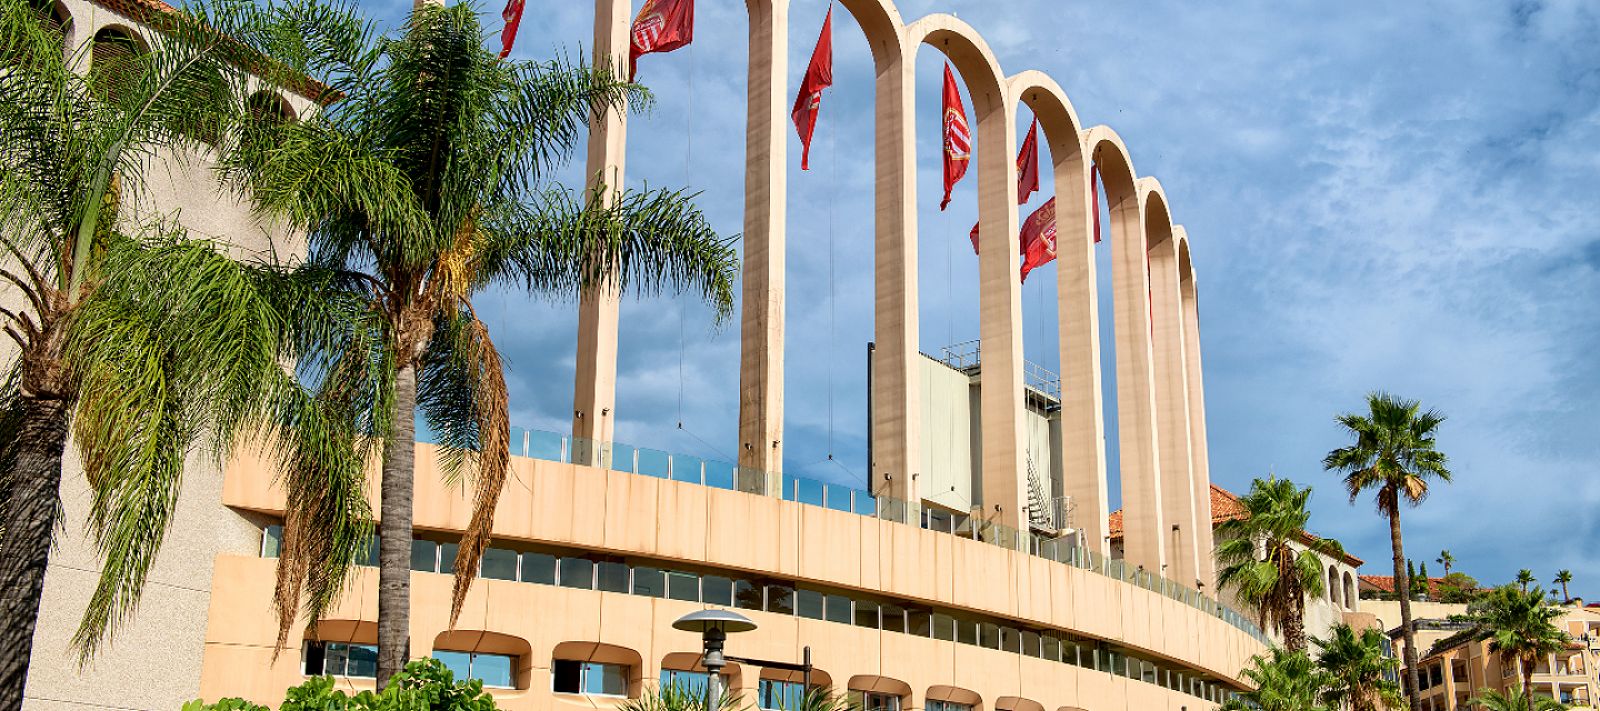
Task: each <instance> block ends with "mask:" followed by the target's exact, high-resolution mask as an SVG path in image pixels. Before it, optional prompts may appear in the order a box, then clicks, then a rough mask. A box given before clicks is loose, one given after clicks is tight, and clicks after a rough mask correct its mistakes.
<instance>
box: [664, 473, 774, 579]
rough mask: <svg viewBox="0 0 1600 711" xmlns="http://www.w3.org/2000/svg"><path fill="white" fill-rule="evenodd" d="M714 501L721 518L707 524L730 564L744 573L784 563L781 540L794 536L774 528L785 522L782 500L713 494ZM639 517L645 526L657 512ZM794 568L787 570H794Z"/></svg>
mask: <svg viewBox="0 0 1600 711" xmlns="http://www.w3.org/2000/svg"><path fill="white" fill-rule="evenodd" d="M711 501H712V502H713V503H714V505H715V508H716V511H717V515H715V516H712V517H710V518H709V519H708V521H707V522H706V534H707V535H708V536H709V537H710V538H709V545H713V546H715V547H716V548H717V550H718V551H719V555H721V556H723V557H724V558H725V560H727V561H728V564H729V565H732V566H733V567H736V568H740V569H742V570H763V569H770V568H773V567H774V566H775V565H777V564H779V563H780V562H781V561H782V560H784V558H783V557H782V549H783V544H782V542H781V541H782V539H784V538H790V537H788V536H784V535H783V529H782V528H781V527H779V526H774V525H772V522H774V521H780V520H782V514H781V513H780V510H781V509H782V508H783V507H782V505H781V504H782V503H783V502H782V501H781V500H779V499H777V498H774V497H770V496H750V495H747V494H739V495H730V494H729V493H726V492H713V493H712V498H711ZM637 518H638V519H640V520H642V521H644V522H645V523H644V524H643V525H649V522H650V521H653V520H654V518H655V513H654V512H641V513H639V514H638V515H637ZM789 560H792V557H791V558H790V559H789ZM792 567H793V566H787V567H784V568H783V569H784V570H790V569H792Z"/></svg>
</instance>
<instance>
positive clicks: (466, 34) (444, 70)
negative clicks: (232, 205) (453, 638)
mask: <svg viewBox="0 0 1600 711" xmlns="http://www.w3.org/2000/svg"><path fill="white" fill-rule="evenodd" d="M274 12H275V15H274V20H275V22H276V25H275V26H276V27H278V28H281V29H280V31H277V32H274V33H271V35H270V41H269V42H267V43H266V44H265V45H264V46H262V47H261V48H260V49H261V51H262V52H263V53H264V54H266V55H268V56H272V57H274V58H278V59H281V60H282V62H283V64H284V66H285V67H286V68H287V69H288V70H290V71H293V72H296V73H301V74H304V75H307V76H311V77H314V78H317V79H319V80H322V81H324V82H325V83H326V84H328V85H329V86H331V87H333V88H334V89H335V90H337V91H339V92H341V93H342V95H343V97H344V98H343V99H342V100H341V101H339V102H338V103H336V104H334V105H333V106H332V107H330V109H329V110H328V111H324V112H321V113H319V114H318V115H316V116H314V117H311V118H310V119H308V120H305V121H301V122H297V123H282V122H271V121H261V122H258V123H257V124H256V125H254V126H252V127H251V129H250V130H248V131H246V132H245V135H246V138H245V139H244V140H241V141H240V148H239V150H238V151H236V152H234V153H232V154H231V155H230V156H229V157H228V158H227V160H226V161H225V172H226V175H227V176H228V178H229V179H230V181H232V183H233V184H235V185H237V186H239V187H240V188H241V189H243V190H246V191H248V193H249V194H250V196H251V197H252V199H253V200H254V202H255V205H256V206H257V208H258V209H259V210H261V211H262V212H264V213H268V214H273V215H280V216H284V217H286V218H287V219H288V220H289V221H290V222H291V223H292V224H295V225H297V226H300V227H302V228H304V229H305V230H306V231H307V233H308V236H309V244H310V256H309V260H310V262H311V263H312V264H314V265H319V266H322V267H325V268H327V269H330V270H337V271H339V272H341V273H347V274H352V275H355V278H356V279H357V281H358V282H359V287H358V288H357V294H358V295H359V297H360V298H361V299H363V300H365V301H366V302H367V303H368V304H369V308H370V309H371V311H372V312H373V313H374V314H376V315H377V319H378V320H379V321H380V322H381V334H382V346H381V347H380V348H377V349H371V350H363V349H345V350H343V351H340V352H335V353H330V354H328V355H329V362H328V364H327V366H326V372H327V373H328V374H329V377H328V378H326V380H325V381H324V386H323V387H324V389H325V391H326V392H331V393H332V394H331V395H329V396H328V397H330V398H332V399H335V400H340V401H342V400H344V399H346V398H348V397H351V396H352V394H355V393H360V394H361V395H362V397H364V401H365V402H367V403H369V404H370V405H371V406H372V409H371V411H370V412H369V413H368V415H367V416H366V417H365V418H364V419H363V420H362V422H363V424H364V426H365V427H366V430H367V431H366V433H367V434H368V435H369V436H370V437H371V438H372V440H373V441H376V442H380V443H381V447H382V480H381V484H380V487H381V512H380V517H379V520H380V543H379V584H378V585H379V593H378V669H377V673H378V680H379V681H378V683H379V685H380V687H381V686H382V685H383V683H384V681H385V680H386V679H387V678H388V677H389V676H390V675H391V674H393V673H394V672H396V671H398V670H399V669H400V668H401V667H402V666H403V665H404V663H405V660H406V647H407V633H408V627H409V600H410V569H409V568H410V557H411V541H412V500H411V496H412V490H413V485H414V466H413V465H414V462H413V458H414V448H415V437H414V432H415V419H414V416H413V413H415V412H416V411H417V410H418V409H420V410H421V413H422V416H423V417H424V418H425V421H426V422H427V424H428V426H429V427H430V428H431V429H432V431H433V432H434V433H435V434H436V435H437V436H438V437H439V444H440V445H441V447H442V448H443V449H444V450H445V456H444V457H443V460H442V462H443V465H444V470H445V475H446V476H447V477H451V478H457V477H459V478H461V479H463V480H465V481H467V482H469V484H470V486H471V487H472V491H473V513H472V517H471V521H470V523H469V525H468V527H467V530H466V532H465V534H464V536H463V538H462V541H461V545H460V549H459V553H458V555H457V557H456V560H455V566H454V569H455V571H456V573H455V575H456V583H455V591H454V598H453V601H452V607H451V620H452V623H453V621H454V620H455V618H456V617H457V615H459V613H460V611H461V605H462V603H463V601H464V600H465V597H466V593H467V590H468V589H469V587H470V586H471V583H472V581H473V578H474V577H475V576H476V571H477V568H478V561H479V559H480V558H481V556H482V554H483V551H484V549H485V547H486V546H487V544H488V541H489V533H490V530H491V527H492V524H493V520H492V517H493V513H494V508H495V503H496V501H497V500H498V498H499V496H500V491H501V487H502V486H503V484H504V482H505V478H506V472H507V468H508V466H509V456H510V455H509V453H508V452H509V449H508V446H507V444H508V440H509V430H510V425H509V422H508V415H507V403H506V399H507V392H506V386H505V380H504V372H503V369H502V367H501V362H500V356H499V353H498V352H497V351H496V349H495V346H494V344H493V343H492V342H491V341H490V338H489V331H488V328H487V327H486V326H485V325H484V323H483V322H482V321H480V320H479V319H478V317H477V313H476V311H475V310H474V308H473V304H472V298H473V296H474V295H475V294H477V293H479V292H480V291H481V290H483V289H484V288H486V287H488V286H490V285H491V284H507V285H509V284H520V285H522V286H523V287H525V288H527V289H529V290H531V291H535V292H540V293H548V294H556V295H560V296H564V297H565V296H570V295H576V293H577V292H578V291H579V290H581V289H592V288H609V289H613V290H617V291H624V290H628V289H636V290H638V291H641V292H654V291H656V290H659V289H660V288H661V287H663V286H669V287H672V288H675V289H679V290H691V291H694V292H696V293H698V294H699V295H700V296H702V297H703V298H705V299H706V300H708V301H709V302H711V303H712V304H713V306H714V308H715V310H716V313H717V314H718V316H719V318H720V317H726V316H727V315H728V314H729V313H731V311H732V304H733V287H732V285H733V281H734V277H735V273H736V270H737V265H736V260H735V252H734V249H733V247H732V244H731V243H732V240H730V239H726V238H723V237H720V236H718V235H717V234H716V232H715V231H714V230H712V229H711V227H710V225H709V224H708V223H707V221H706V220H705V218H704V217H703V216H702V215H701V214H700V213H699V212H698V211H696V210H695V209H694V208H693V207H692V206H691V204H690V203H689V201H688V199H687V198H686V197H685V196H684V195H682V194H680V193H676V192H666V191H656V192H643V193H640V192H621V191H620V190H617V191H614V190H612V189H610V188H606V187H603V186H602V187H601V188H599V189H597V190H595V191H593V192H592V193H590V194H588V195H586V196H583V197H575V196H574V195H573V194H572V193H570V192H567V191H563V190H560V189H558V188H557V187H555V186H552V185H549V184H548V182H547V181H548V180H549V177H550V175H551V173H552V172H553V170H554V169H555V168H556V167H557V166H558V165H560V164H561V163H563V162H564V161H565V160H566V159H567V158H568V157H569V154H570V153H571V150H572V147H573V145H574V144H575V143H576V142H577V140H578V139H579V138H580V137H581V136H582V135H583V131H584V129H585V126H586V122H587V120H588V119H589V118H590V116H591V114H594V113H595V112H604V111H613V110H623V109H624V107H625V106H626V105H628V104H634V105H638V104H640V103H642V102H644V101H645V100H647V98H648V96H647V94H646V93H645V92H644V91H643V89H642V88H640V87H638V86H635V85H632V84H629V83H627V82H625V81H623V80H621V79H619V78H617V77H616V76H615V75H614V74H613V73H612V72H611V71H610V69H609V67H599V68H594V69H591V68H586V67H580V66H572V65H570V64H567V63H564V62H560V61H555V62H548V63H536V62H522V61H500V60H498V59H497V58H496V56H495V54H494V53H492V52H490V51H488V50H486V49H485V48H484V47H483V45H482V38H483V36H484V33H483V30H482V27H481V26H480V25H479V21H478V16H477V14H476V12H475V10H474V9H473V8H472V7H470V6H467V5H457V6H453V7H449V8H444V7H439V6H435V5H432V4H429V3H423V4H422V5H421V6H420V7H418V8H417V9H415V10H414V11H413V13H412V15H411V16H410V18H409V19H408V21H407V22H406V24H405V26H404V27H403V29H402V31H401V35H400V36H399V37H396V38H386V37H382V36H380V35H379V33H377V32H376V31H375V30H374V29H373V25H372V24H371V23H370V22H367V21H365V20H363V19H360V18H358V17H357V16H354V15H352V14H349V13H348V12H347V11H345V10H343V9H339V8H330V7H326V6H322V5H319V4H316V3H291V4H288V5H285V6H282V7H278V8H276V9H275V10H274ZM320 535H321V533H320V530H319V528H318V526H317V524H316V522H315V521H299V522H297V521H288V522H286V524H285V527H284V547H285V551H286V554H285V555H284V556H283V558H282V559H280V563H279V569H278V572H279V578H278V591H277V595H276V602H277V605H278V611H279V625H280V627H279V637H280V638H279V646H280V648H281V646H282V645H283V643H284V642H285V641H286V639H287V634H288V631H289V628H290V626H291V624H292V622H293V619H294V616H295V610H296V607H297V605H298V603H299V600H298V598H299V597H300V595H299V590H300V587H301V584H300V582H299V581H298V580H297V577H298V570H299V569H300V568H301V567H303V566H304V565H306V564H307V563H308V561H311V560H312V558H309V557H307V556H305V555H302V554H301V552H300V551H299V550H298V548H299V547H300V546H302V545H303V541H304V540H305V539H307V538H311V537H317V536H320ZM333 582H334V581H331V580H317V581H308V582H307V584H306V587H307V588H308V589H310V590H312V591H313V592H317V593H319V594H320V592H321V591H322V590H324V589H325V588H327V587H328V586H329V585H331V584H332V583H333ZM308 612H310V613H313V614H314V613H316V612H317V610H316V609H315V606H314V605H313V607H312V609H310V610H308Z"/></svg>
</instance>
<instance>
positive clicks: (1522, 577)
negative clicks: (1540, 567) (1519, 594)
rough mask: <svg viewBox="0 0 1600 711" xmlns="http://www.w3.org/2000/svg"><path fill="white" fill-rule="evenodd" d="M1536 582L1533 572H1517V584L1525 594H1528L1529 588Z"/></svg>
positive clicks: (1525, 570) (1526, 570) (1523, 570)
mask: <svg viewBox="0 0 1600 711" xmlns="http://www.w3.org/2000/svg"><path fill="white" fill-rule="evenodd" d="M1535 580H1536V578H1534V577H1533V571H1531V570H1528V569H1527V568H1523V569H1522V570H1519V571H1517V584H1518V585H1520V586H1522V591H1523V592H1527V591H1528V586H1529V585H1532V584H1533V583H1534V581H1535Z"/></svg>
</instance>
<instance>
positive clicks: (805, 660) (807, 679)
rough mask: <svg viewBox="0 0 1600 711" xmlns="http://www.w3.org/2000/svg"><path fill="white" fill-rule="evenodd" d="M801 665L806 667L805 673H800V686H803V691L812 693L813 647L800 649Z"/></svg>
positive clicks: (808, 646)
mask: <svg viewBox="0 0 1600 711" xmlns="http://www.w3.org/2000/svg"><path fill="white" fill-rule="evenodd" d="M800 664H801V665H803V666H804V667H805V671H803V672H801V673H800V674H801V677H800V686H801V689H802V691H804V692H809V691H811V647H810V645H807V646H805V647H802V648H800Z"/></svg>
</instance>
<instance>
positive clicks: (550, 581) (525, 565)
mask: <svg viewBox="0 0 1600 711" xmlns="http://www.w3.org/2000/svg"><path fill="white" fill-rule="evenodd" d="M522 582H524V583H539V584H541V585H555V584H556V557H555V556H553V555H550V554H549V553H523V554H522Z"/></svg>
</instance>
